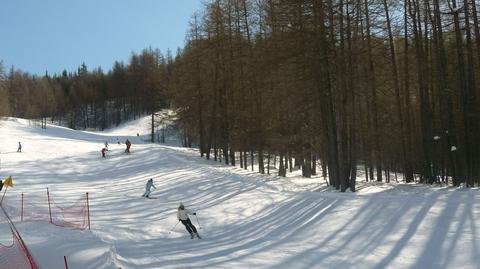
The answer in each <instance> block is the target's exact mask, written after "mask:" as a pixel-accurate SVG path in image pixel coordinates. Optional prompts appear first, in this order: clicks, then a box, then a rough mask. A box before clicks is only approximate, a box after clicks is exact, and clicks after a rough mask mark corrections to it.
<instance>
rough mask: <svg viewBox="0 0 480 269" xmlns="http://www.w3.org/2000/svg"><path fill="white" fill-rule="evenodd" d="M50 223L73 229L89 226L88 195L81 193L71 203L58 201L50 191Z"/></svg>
mask: <svg viewBox="0 0 480 269" xmlns="http://www.w3.org/2000/svg"><path fill="white" fill-rule="evenodd" d="M49 197H50V210H51V223H52V224H54V225H57V226H62V227H69V228H74V229H87V228H89V219H88V218H89V212H88V200H87V199H88V196H87V194H83V195H82V197H80V198H79V199H78V200H77V201H75V202H74V203H73V204H71V205H68V206H66V203H63V204H62V203H58V202H56V200H54V199H53V197H52V194H51V193H50V195H49Z"/></svg>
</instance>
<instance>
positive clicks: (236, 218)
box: [0, 118, 480, 269]
mask: <svg viewBox="0 0 480 269" xmlns="http://www.w3.org/2000/svg"><path fill="white" fill-rule="evenodd" d="M132 126H135V124H132ZM121 130H122V132H119V131H118V130H116V131H111V132H103V133H100V132H99V133H93V132H81V131H74V130H69V129H66V128H62V127H56V126H48V128H47V129H46V130H42V129H40V128H36V127H34V126H30V125H29V124H28V121H25V120H21V119H12V118H10V119H8V120H2V121H0V141H1V145H2V146H1V149H0V150H1V154H0V158H1V168H0V176H1V177H2V178H5V177H7V176H8V175H12V177H13V178H14V183H15V186H14V188H13V189H9V190H8V192H7V198H6V199H7V201H8V199H10V200H14V199H15V197H18V196H19V195H20V193H21V192H24V193H26V194H30V193H40V194H42V193H45V189H46V188H47V187H48V188H49V189H50V191H51V192H52V193H54V195H55V197H56V200H62V198H64V199H65V201H69V200H71V199H73V198H72V197H77V196H80V195H81V194H82V193H84V192H87V191H88V192H89V194H90V207H91V216H92V231H78V230H69V229H66V228H60V227H55V226H52V225H49V224H46V223H38V222H36V223H28V222H27V223H17V226H18V228H19V230H20V232H21V234H22V236H23V237H24V240H25V242H26V244H27V246H28V247H29V248H30V249H31V251H32V253H33V255H34V257H35V258H36V260H37V261H38V262H39V263H40V266H41V268H44V269H57V268H64V265H63V256H64V255H65V256H67V258H68V261H69V268H73V269H77V268H78V269H100V268H119V267H121V268H123V269H125V268H228V269H233V268H480V207H479V202H480V194H479V192H478V190H477V189H462V188H459V189H456V188H439V187H427V186H415V185H404V184H398V185H384V184H374V185H365V183H364V184H360V188H359V192H358V193H337V192H336V191H334V190H331V189H329V188H327V187H326V186H325V185H324V183H323V182H324V181H323V179H321V178H314V179H308V180H307V179H302V178H300V177H290V178H286V179H282V178H279V177H276V176H267V175H264V176H262V175H259V174H257V173H255V172H249V171H245V170H242V169H240V168H233V167H228V166H225V165H223V164H220V163H214V162H213V161H207V160H204V159H201V158H200V157H199V156H198V155H197V153H196V152H195V151H193V150H189V149H182V148H174V147H166V146H161V145H152V144H147V143H142V142H141V141H140V139H138V138H137V137H136V133H137V132H139V130H138V124H137V125H136V127H132V128H128V127H127V126H123V127H122V129H121ZM140 131H141V130H140ZM117 136H118V137H120V138H121V139H120V140H121V141H122V142H123V141H124V139H125V138H126V137H129V138H130V139H131V140H132V142H133V145H132V153H131V154H130V155H127V154H125V153H124V152H123V151H124V144H122V145H117V144H115V142H116V138H117ZM106 140H108V141H109V143H110V151H109V152H108V158H106V159H102V158H101V154H100V149H101V148H102V147H103V143H104V142H105V141H106ZM18 141H21V142H22V144H23V152H22V153H17V152H16V150H17V142H18ZM149 178H153V179H154V183H155V185H156V186H157V189H156V190H155V191H154V192H153V193H152V197H155V198H157V199H144V198H142V197H140V196H141V195H142V193H143V191H144V188H145V183H146V181H147V180H148V179H149ZM367 184H368V183H367ZM180 202H183V203H184V204H185V205H186V206H187V207H188V208H190V209H192V210H194V211H196V212H197V213H198V220H199V221H200V224H201V226H200V225H199V224H198V222H197V219H196V218H195V217H194V216H193V217H192V222H193V223H194V224H195V225H196V226H197V228H199V229H198V230H199V233H200V235H202V236H203V239H201V240H198V239H195V240H191V239H190V237H189V235H188V234H187V232H186V231H185V230H184V227H183V226H182V225H181V224H179V225H178V226H176V228H175V230H174V232H172V233H170V229H171V228H172V227H174V225H175V224H176V223H177V219H176V214H175V213H176V208H177V206H178V204H179V203H180ZM200 227H201V228H200ZM2 231H3V230H2ZM8 240H9V236H8V233H0V242H2V243H6V242H8Z"/></svg>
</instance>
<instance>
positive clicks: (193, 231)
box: [177, 203, 201, 239]
mask: <svg viewBox="0 0 480 269" xmlns="http://www.w3.org/2000/svg"><path fill="white" fill-rule="evenodd" d="M188 214H191V215H197V213H195V212H192V211H190V210H188V209H186V208H185V206H183V204H182V203H180V205H179V206H178V212H177V218H178V220H179V221H181V222H182V224H183V225H185V228H187V231H188V233H189V234H190V238H191V239H193V238H195V236H197V238H198V239H201V237H200V235H198V233H197V228H195V226H194V225H193V224H192V221H190V218H189V217H188Z"/></svg>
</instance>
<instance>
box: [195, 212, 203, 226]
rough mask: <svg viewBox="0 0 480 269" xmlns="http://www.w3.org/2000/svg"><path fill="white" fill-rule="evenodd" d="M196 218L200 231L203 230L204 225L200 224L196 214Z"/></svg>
mask: <svg viewBox="0 0 480 269" xmlns="http://www.w3.org/2000/svg"><path fill="white" fill-rule="evenodd" d="M195 218H196V219H197V223H198V229H202V225H200V222H199V221H198V217H197V214H195Z"/></svg>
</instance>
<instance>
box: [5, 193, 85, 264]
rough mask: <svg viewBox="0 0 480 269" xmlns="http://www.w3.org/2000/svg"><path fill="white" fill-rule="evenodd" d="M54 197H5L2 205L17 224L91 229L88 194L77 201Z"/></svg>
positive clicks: (30, 195) (48, 195)
mask: <svg viewBox="0 0 480 269" xmlns="http://www.w3.org/2000/svg"><path fill="white" fill-rule="evenodd" d="M52 196H53V195H52V193H51V192H48V191H47V193H46V194H25V195H24V194H22V195H21V196H20V195H17V196H9V197H5V199H4V201H3V203H2V205H3V207H4V208H5V211H6V212H8V215H9V216H10V217H11V218H12V219H13V220H14V221H17V222H21V221H44V222H50V223H52V224H54V225H56V226H61V227H68V228H73V229H82V230H84V229H89V228H90V219H89V217H90V216H89V213H90V212H89V208H88V194H87V193H85V194H82V195H81V196H80V198H77V199H76V200H74V199H72V197H62V198H61V199H58V200H57V199H56V198H53V197H52ZM0 269H1V267H0Z"/></svg>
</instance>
